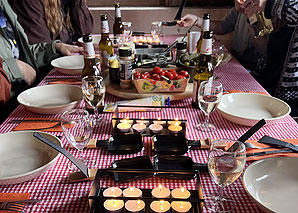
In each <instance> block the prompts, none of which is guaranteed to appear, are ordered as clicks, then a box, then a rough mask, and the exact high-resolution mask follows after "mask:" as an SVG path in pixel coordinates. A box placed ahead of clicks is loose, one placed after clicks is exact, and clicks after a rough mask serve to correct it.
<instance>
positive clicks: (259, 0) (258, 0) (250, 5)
mask: <svg viewBox="0 0 298 213" xmlns="http://www.w3.org/2000/svg"><path fill="white" fill-rule="evenodd" d="M266 3H267V0H246V1H245V2H244V3H243V5H242V8H243V9H244V14H245V15H247V17H250V16H252V15H253V14H255V13H256V12H263V11H264V10H265V6H266Z"/></svg>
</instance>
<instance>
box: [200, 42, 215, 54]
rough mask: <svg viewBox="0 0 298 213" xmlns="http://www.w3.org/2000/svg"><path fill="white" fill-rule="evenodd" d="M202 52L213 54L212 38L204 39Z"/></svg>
mask: <svg viewBox="0 0 298 213" xmlns="http://www.w3.org/2000/svg"><path fill="white" fill-rule="evenodd" d="M200 53H201V54H204V55H211V54H212V39H211V38H210V39H203V42H202V46H201V51H200Z"/></svg>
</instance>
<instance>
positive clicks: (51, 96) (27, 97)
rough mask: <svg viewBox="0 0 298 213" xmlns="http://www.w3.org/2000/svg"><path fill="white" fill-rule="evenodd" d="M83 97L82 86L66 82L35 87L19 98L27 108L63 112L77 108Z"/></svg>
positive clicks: (34, 110)
mask: <svg viewBox="0 0 298 213" xmlns="http://www.w3.org/2000/svg"><path fill="white" fill-rule="evenodd" d="M82 99H83V93H82V89H81V88H80V87H78V86H74V85H66V84H59V85H58V84H57V85H46V86H38V87H33V88H30V89H28V90H25V91H24V92H22V93H21V94H19V95H18V98H17V100H18V102H19V103H20V104H21V105H23V106H24V107H25V108H26V109H27V110H29V111H31V112H34V113H40V114H59V113H63V112H64V111H66V110H71V109H73V108H75V107H76V106H77V105H78V104H79V103H80V101H81V100H82Z"/></svg>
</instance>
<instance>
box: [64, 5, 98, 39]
mask: <svg viewBox="0 0 298 213" xmlns="http://www.w3.org/2000/svg"><path fill="white" fill-rule="evenodd" d="M69 16H70V20H71V24H72V27H73V30H74V35H73V40H74V41H77V40H78V38H80V37H82V36H83V35H84V34H86V33H92V32H93V16H92V14H91V12H90V10H89V9H88V6H87V4H86V0H70V8H69Z"/></svg>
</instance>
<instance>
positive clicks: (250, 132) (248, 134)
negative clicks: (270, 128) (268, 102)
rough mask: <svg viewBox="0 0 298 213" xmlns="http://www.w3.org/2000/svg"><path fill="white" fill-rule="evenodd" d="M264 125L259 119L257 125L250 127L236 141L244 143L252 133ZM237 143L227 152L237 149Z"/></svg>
mask: <svg viewBox="0 0 298 213" xmlns="http://www.w3.org/2000/svg"><path fill="white" fill-rule="evenodd" d="M265 124H266V121H265V120H264V119H261V120H260V121H259V122H258V123H256V124H255V125H254V126H253V127H251V128H250V129H249V130H248V131H247V132H245V133H244V134H243V135H242V136H241V137H240V138H238V141H240V142H242V143H245V141H246V140H248V139H249V138H250V137H251V136H252V135H253V134H254V133H256V132H257V131H258V130H259V129H260V128H261V127H262V126H264V125H265ZM238 146H239V143H234V144H233V145H232V146H231V147H230V148H229V149H228V150H227V151H228V152H234V151H236V150H237V149H238Z"/></svg>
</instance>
